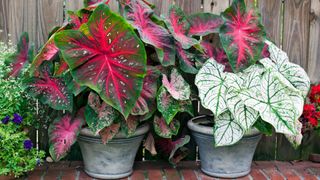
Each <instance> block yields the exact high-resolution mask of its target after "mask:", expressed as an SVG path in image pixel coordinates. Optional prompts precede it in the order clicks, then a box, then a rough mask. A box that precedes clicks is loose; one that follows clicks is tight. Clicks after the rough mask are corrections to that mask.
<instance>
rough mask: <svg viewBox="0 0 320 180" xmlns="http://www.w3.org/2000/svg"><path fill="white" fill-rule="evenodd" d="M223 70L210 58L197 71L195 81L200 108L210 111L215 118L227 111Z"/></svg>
mask: <svg viewBox="0 0 320 180" xmlns="http://www.w3.org/2000/svg"><path fill="white" fill-rule="evenodd" d="M223 70H224V66H223V65H221V64H218V63H217V62H216V61H215V60H214V59H213V58H211V59H209V60H208V61H207V62H206V63H205V64H204V65H203V67H202V68H201V69H200V70H199V72H198V74H197V75H196V79H195V84H196V86H197V87H198V90H199V97H200V100H201V104H202V106H203V107H205V108H207V109H209V110H211V111H212V112H213V114H214V115H215V116H219V115H220V114H221V113H223V112H224V111H226V110H227V103H226V99H225V95H226V90H227V88H226V82H225V81H226V74H225V73H224V72H223Z"/></svg>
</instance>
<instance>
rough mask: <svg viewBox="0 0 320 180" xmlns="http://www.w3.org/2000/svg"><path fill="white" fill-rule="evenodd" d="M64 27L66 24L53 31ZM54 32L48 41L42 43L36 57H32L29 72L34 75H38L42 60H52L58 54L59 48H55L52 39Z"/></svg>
mask: <svg viewBox="0 0 320 180" xmlns="http://www.w3.org/2000/svg"><path fill="white" fill-rule="evenodd" d="M66 27H67V25H64V26H62V27H60V28H59V29H58V30H56V32H55V33H57V32H60V31H62V30H64V29H65V28H66ZM55 33H53V34H52V35H51V36H50V38H49V39H48V41H47V42H46V43H45V44H44V46H43V47H42V48H41V50H40V52H39V53H38V54H37V55H36V57H35V58H34V60H33V62H32V65H31V68H30V72H31V74H33V75H34V76H39V71H38V70H39V67H40V66H41V64H42V63H43V62H44V61H53V59H55V57H56V56H58V54H59V49H58V48H57V46H56V45H55V43H54V41H53V39H54V36H55Z"/></svg>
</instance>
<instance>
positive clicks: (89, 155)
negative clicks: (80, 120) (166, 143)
mask: <svg viewBox="0 0 320 180" xmlns="http://www.w3.org/2000/svg"><path fill="white" fill-rule="evenodd" d="M148 130H149V125H148V124H144V125H142V126H140V127H139V128H138V129H137V130H136V132H135V134H134V135H133V136H131V137H129V138H127V137H126V136H125V135H124V134H122V133H119V134H117V135H116V136H115V137H114V138H113V139H112V140H111V141H110V142H108V143H107V144H106V145H104V144H102V141H101V138H100V136H96V135H94V134H93V133H92V132H91V131H90V130H89V129H88V128H84V129H82V130H81V132H80V136H79V138H78V142H79V145H80V149H81V152H82V156H83V161H84V170H85V172H86V173H87V174H88V175H89V176H92V177H94V178H101V179H119V178H123V177H127V176H129V175H130V174H131V173H132V167H133V163H134V159H135V156H136V154H137V151H138V149H139V146H140V144H141V142H142V139H143V137H144V135H145V134H146V133H147V132H148Z"/></svg>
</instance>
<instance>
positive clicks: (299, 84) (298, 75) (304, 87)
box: [260, 41, 310, 97]
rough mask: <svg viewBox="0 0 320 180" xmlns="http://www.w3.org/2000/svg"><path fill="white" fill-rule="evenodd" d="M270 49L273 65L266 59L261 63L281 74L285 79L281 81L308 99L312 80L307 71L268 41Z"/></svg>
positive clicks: (281, 78)
mask: <svg viewBox="0 0 320 180" xmlns="http://www.w3.org/2000/svg"><path fill="white" fill-rule="evenodd" d="M266 43H267V44H268V47H269V52H270V59H271V60H272V61H273V63H270V62H269V63H268V62H265V61H264V60H267V59H266V58H265V59H263V60H261V61H260V62H261V63H262V64H263V65H264V66H265V67H266V68H271V69H272V70H273V71H277V72H279V73H280V74H281V75H282V76H283V77H284V78H283V77H281V76H280V77H279V79H280V80H281V81H282V82H283V83H285V84H286V85H287V86H290V85H288V84H289V83H290V84H291V85H292V86H293V87H295V88H296V89H298V90H299V91H300V92H301V93H302V95H303V97H306V96H307V94H308V92H309V89H310V79H309V77H308V75H307V73H306V72H305V70H304V69H303V68H302V67H300V66H299V65H297V64H294V63H291V62H290V61H289V58H288V56H287V54H286V53H285V52H284V51H282V50H281V49H279V48H278V47H277V46H276V45H274V44H273V43H271V42H270V41H266Z"/></svg>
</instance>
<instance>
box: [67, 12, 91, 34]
mask: <svg viewBox="0 0 320 180" xmlns="http://www.w3.org/2000/svg"><path fill="white" fill-rule="evenodd" d="M68 15H69V17H70V20H69V24H71V25H72V29H75V30H76V29H79V28H80V27H81V26H82V24H84V23H87V22H88V20H89V17H90V14H88V13H87V12H80V15H78V14H76V13H75V12H73V11H68Z"/></svg>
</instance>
